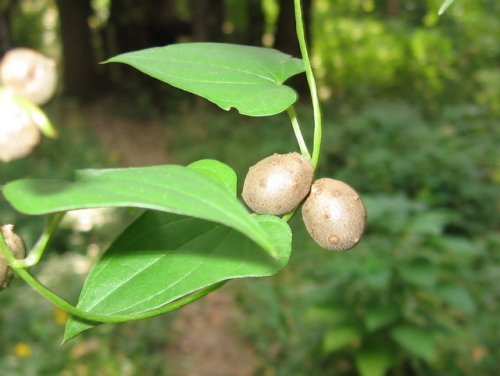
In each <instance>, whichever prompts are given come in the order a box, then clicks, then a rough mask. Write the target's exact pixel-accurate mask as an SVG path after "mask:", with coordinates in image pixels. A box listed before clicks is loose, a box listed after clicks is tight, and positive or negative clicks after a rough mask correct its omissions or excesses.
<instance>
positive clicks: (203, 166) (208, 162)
mask: <svg viewBox="0 0 500 376" xmlns="http://www.w3.org/2000/svg"><path fill="white" fill-rule="evenodd" d="M188 167H189V168H191V169H193V170H196V171H199V172H201V173H202V174H205V175H207V176H210V177H211V178H213V179H214V180H216V181H217V182H219V184H221V185H223V186H225V187H226V188H227V189H228V190H229V192H231V193H232V194H233V195H234V196H236V194H237V185H238V184H237V183H238V177H237V176H236V172H234V170H233V169H232V168H231V167H229V166H228V165H226V164H224V163H222V162H219V161H217V160H215V159H202V160H200V161H196V162H193V163H191V164H190V165H189V166H188Z"/></svg>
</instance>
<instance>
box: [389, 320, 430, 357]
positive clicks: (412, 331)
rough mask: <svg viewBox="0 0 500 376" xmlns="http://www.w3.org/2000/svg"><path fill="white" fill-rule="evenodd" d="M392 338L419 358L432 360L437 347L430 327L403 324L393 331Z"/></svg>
mask: <svg viewBox="0 0 500 376" xmlns="http://www.w3.org/2000/svg"><path fill="white" fill-rule="evenodd" d="M391 336H392V338H393V339H394V340H395V341H396V342H397V343H398V344H399V345H401V346H402V347H403V348H405V349H406V350H407V351H408V352H410V353H412V354H413V355H415V356H416V357H418V358H421V359H424V360H427V361H430V360H432V358H433V356H434V353H435V348H434V337H433V336H432V334H431V333H429V330H428V329H424V328H419V327H417V326H412V325H402V326H399V327H396V328H394V329H393V330H392V331H391Z"/></svg>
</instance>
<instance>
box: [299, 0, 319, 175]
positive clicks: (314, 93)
mask: <svg viewBox="0 0 500 376" xmlns="http://www.w3.org/2000/svg"><path fill="white" fill-rule="evenodd" d="M294 4H295V24H296V27H297V39H298V41H299V46H300V52H301V54H302V60H303V61H304V66H305V70H306V77H307V83H308V85H309V89H310V91H311V99H312V105H313V112H314V143H313V154H312V160H311V162H312V165H313V167H314V169H316V167H317V166H318V162H319V155H320V151H321V140H322V137H323V123H322V118H321V105H320V102H319V97H318V89H317V87H316V81H315V79H314V74H313V71H312V66H311V60H310V59H309V52H308V50H307V42H306V36H305V32H304V19H303V15H302V6H301V1H300V0H294Z"/></svg>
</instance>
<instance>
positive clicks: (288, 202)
mask: <svg viewBox="0 0 500 376" xmlns="http://www.w3.org/2000/svg"><path fill="white" fill-rule="evenodd" d="M313 175H314V169H313V167H312V165H311V162H310V161H309V160H308V159H307V158H305V157H303V156H302V155H300V154H299V153H296V152H293V153H288V154H273V155H271V156H269V157H267V158H264V159H263V160H261V161H259V162H257V163H256V164H255V165H253V166H252V167H250V169H249V170H248V174H247V176H246V178H245V182H244V184H243V193H242V197H243V200H245V202H246V204H247V205H248V206H249V207H250V208H251V209H252V210H253V211H254V212H256V213H259V214H274V215H282V214H285V213H288V212H289V211H291V210H293V209H295V208H296V207H297V206H298V205H299V204H300V202H301V201H302V200H303V199H304V197H306V195H307V193H308V192H309V189H310V187H311V183H312V178H313Z"/></svg>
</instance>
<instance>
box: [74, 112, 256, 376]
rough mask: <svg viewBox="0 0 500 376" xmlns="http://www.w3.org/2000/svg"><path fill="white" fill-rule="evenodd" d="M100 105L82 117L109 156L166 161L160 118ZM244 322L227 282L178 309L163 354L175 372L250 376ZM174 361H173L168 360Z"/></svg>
mask: <svg viewBox="0 0 500 376" xmlns="http://www.w3.org/2000/svg"><path fill="white" fill-rule="evenodd" d="M102 108H109V106H101V107H97V106H95V107H90V108H87V109H85V111H82V113H83V114H85V115H84V116H85V121H86V123H87V124H89V126H90V128H91V130H92V131H93V132H94V134H95V136H96V137H97V139H98V140H99V142H100V143H101V145H102V147H103V148H104V150H108V151H110V152H111V155H112V156H113V159H115V158H116V161H117V162H118V163H120V164H121V165H124V166H147V165H154V164H164V163H169V162H170V161H171V158H170V156H169V154H168V139H167V131H166V128H165V127H164V126H162V124H161V123H160V122H159V121H158V120H147V121H140V122H139V121H138V120H136V119H131V118H127V117H124V116H120V115H119V114H109V113H106V112H104V110H103V109H102ZM242 320H244V317H243V313H242V312H241V310H240V309H239V307H238V305H237V303H236V302H235V300H234V295H233V294H232V293H231V290H230V288H229V286H225V287H223V288H222V289H221V290H218V291H216V292H214V293H211V294H209V295H208V296H206V297H205V298H203V299H202V300H200V301H198V302H196V303H193V304H191V305H189V306H187V307H185V308H183V309H181V310H180V311H179V312H178V314H177V317H176V319H175V321H174V323H173V330H174V331H175V333H176V337H177V338H176V340H173V341H172V343H171V344H170V345H169V347H168V348H167V349H165V352H166V354H167V356H168V359H169V364H176V365H177V368H178V369H177V370H176V373H175V375H176V376H251V375H253V374H255V371H256V369H257V368H258V366H259V361H258V358H257V356H256V354H255V349H254V348H252V346H250V345H249V344H246V343H245V342H244V341H243V340H242V339H241V338H240V337H238V335H237V333H236V331H235V327H236V325H237V323H238V321H240V322H241V321H242ZM172 359H174V360H172Z"/></svg>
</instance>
